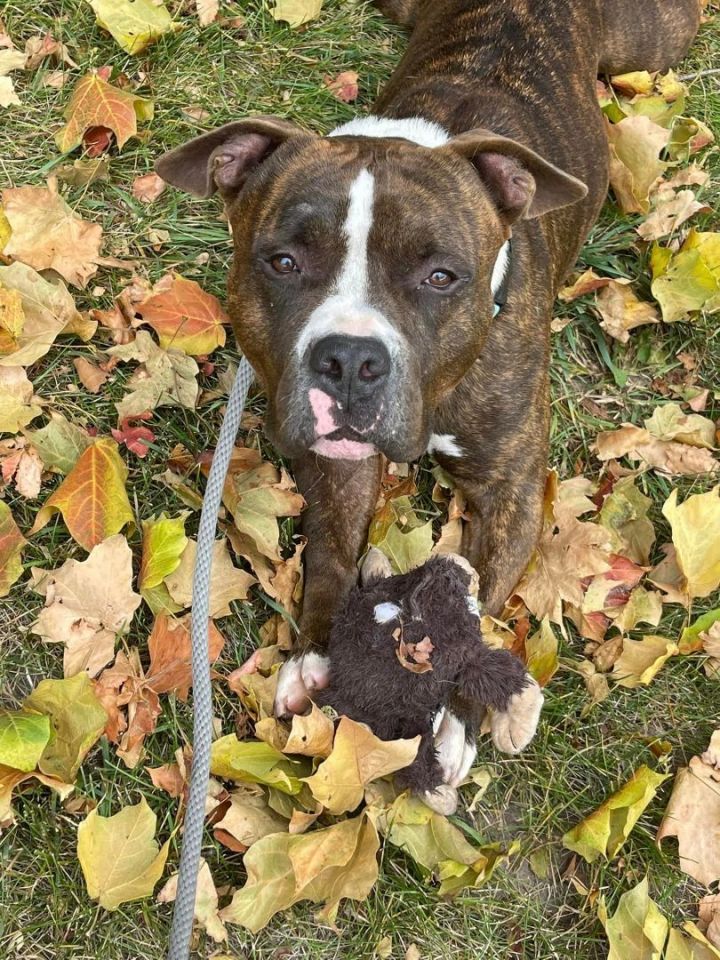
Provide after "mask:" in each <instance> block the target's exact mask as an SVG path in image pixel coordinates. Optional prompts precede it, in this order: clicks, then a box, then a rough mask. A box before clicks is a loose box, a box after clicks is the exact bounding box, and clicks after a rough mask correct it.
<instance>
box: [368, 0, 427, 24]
mask: <svg viewBox="0 0 720 960" xmlns="http://www.w3.org/2000/svg"><path fill="white" fill-rule="evenodd" d="M419 2H420V0H375V6H376V7H377V8H378V9H379V10H380V12H381V13H382V14H383V15H384V16H386V17H387V18H388V20H392V21H393V23H397V24H399V25H400V26H401V27H412V26H414V25H415V20H416V19H417V8H418V4H419Z"/></svg>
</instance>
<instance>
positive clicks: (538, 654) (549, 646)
mask: <svg viewBox="0 0 720 960" xmlns="http://www.w3.org/2000/svg"><path fill="white" fill-rule="evenodd" d="M525 653H526V657H527V659H526V661H525V662H526V664H527V668H528V672H529V673H530V675H531V676H532V677H534V678H535V679H536V680H537V682H538V684H539V685H540V686H541V687H545V686H547V685H548V683H550V681H551V680H552V678H553V677H554V676H555V674H556V673H557V671H558V667H559V666H560V663H559V661H558V638H557V637H556V636H555V633H554V632H553V628H552V627H551V626H550V621H549V619H548V618H547V617H543V620H542V623H541V624H540V629H539V630H537V631H536V632H535V633H533V634H532V635H531V636H529V637H527V638H526V640H525Z"/></svg>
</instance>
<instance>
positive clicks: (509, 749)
mask: <svg viewBox="0 0 720 960" xmlns="http://www.w3.org/2000/svg"><path fill="white" fill-rule="evenodd" d="M544 700H545V698H544V697H543V695H542V690H541V689H540V687H539V686H538V685H537V683H536V682H535V680H531V682H530V683H529V684H528V686H527V687H525V689H524V690H522V691H521V692H520V693H516V694H515V695H514V696H513V697H511V699H510V703H509V704H508V708H507V710H503V711H502V712H500V711H494V712H493V715H492V718H491V720H490V731H491V733H492V739H493V743H494V744H495V746H496V747H497V748H498V750H502V752H503V753H520V751H521V750H524V749H525V747H526V746H527V745H528V744H529V743H530V741H531V740H532V738H533V737H534V736H535V731H536V730H537V726H538V721H539V719H540V711H541V710H542V705H543V701H544Z"/></svg>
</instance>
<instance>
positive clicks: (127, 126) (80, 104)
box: [55, 0, 153, 153]
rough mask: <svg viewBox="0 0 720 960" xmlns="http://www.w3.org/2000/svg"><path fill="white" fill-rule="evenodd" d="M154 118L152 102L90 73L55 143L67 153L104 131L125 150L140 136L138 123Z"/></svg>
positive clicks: (73, 99)
mask: <svg viewBox="0 0 720 960" xmlns="http://www.w3.org/2000/svg"><path fill="white" fill-rule="evenodd" d="M136 2H137V0H136ZM152 116H153V105H152V101H150V100H145V99H144V98H143V97H138V96H137V94H134V93H131V92H130V91H128V90H120V89H119V88H118V87H113V86H112V85H111V84H109V83H108V82H107V80H105V79H103V78H102V77H101V76H100V75H99V74H98V73H88V74H87V75H86V76H84V77H82V79H80V80H79V81H78V82H77V84H76V85H75V88H74V90H73V92H72V96H71V97H70V100H69V102H68V105H67V107H66V108H65V119H66V120H67V123H66V125H65V126H64V127H63V129H62V130H61V131H60V132H59V133H58V135H57V136H56V138H55V142H56V144H57V147H58V150H60V151H61V152H62V153H68V152H69V151H70V150H74V149H75V148H76V147H79V146H80V144H81V143H82V142H83V136H84V135H85V133H86V132H87V131H88V130H91V129H93V128H97V127H104V128H105V129H107V130H111V131H112V132H113V133H114V134H115V139H116V140H117V145H118V148H119V149H122V147H123V146H124V145H125V144H126V143H127V141H128V140H129V139H130V137H134V136H135V135H136V134H137V124H138V120H152Z"/></svg>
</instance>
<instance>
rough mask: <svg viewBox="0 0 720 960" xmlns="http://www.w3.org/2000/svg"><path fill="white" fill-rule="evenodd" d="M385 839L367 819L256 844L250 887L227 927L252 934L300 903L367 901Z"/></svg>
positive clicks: (236, 900) (224, 914)
mask: <svg viewBox="0 0 720 960" xmlns="http://www.w3.org/2000/svg"><path fill="white" fill-rule="evenodd" d="M378 847H379V840H378V835H377V831H376V829H375V826H374V825H373V823H372V821H371V820H370V819H369V818H368V817H367V816H366V815H365V814H364V813H361V814H360V816H358V817H355V818H353V819H350V820H341V821H340V822H339V823H335V824H333V825H332V826H330V827H325V828H323V829H321V830H313V831H312V832H311V833H306V834H301V835H299V836H290V835H289V834H287V833H276V834H271V835H270V836H267V837H264V838H263V839H261V840H258V842H257V843H255V844H253V846H252V847H250V849H249V850H248V852H247V853H246V854H245V857H244V865H245V869H246V870H247V877H248V878H247V881H246V883H245V886H244V887H242V888H241V889H240V890H238V891H237V892H236V893H235V895H234V897H233V899H232V902H231V903H230V905H229V906H227V907H225V909H224V910H221V911H220V916H221V918H222V919H223V920H224V921H225V922H227V923H239V924H241V925H242V926H243V927H245V928H247V929H248V930H250V931H251V932H252V933H257V932H258V930H261V929H262V928H263V927H264V926H265V925H266V924H267V923H268V921H269V920H270V918H271V917H273V916H274V915H275V914H276V913H278V912H279V911H280V910H287V909H288V908H289V907H291V906H292V905H293V904H294V903H298V901H300V900H311V901H312V902H313V903H322V902H323V901H327V902H328V907H332V906H334V905H336V904H338V903H339V902H340V900H343V899H347V898H350V899H353V900H365V899H366V897H367V896H368V894H369V893H370V891H371V890H372V888H373V886H374V884H375V881H376V880H377V876H378V865H377V851H378Z"/></svg>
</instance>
